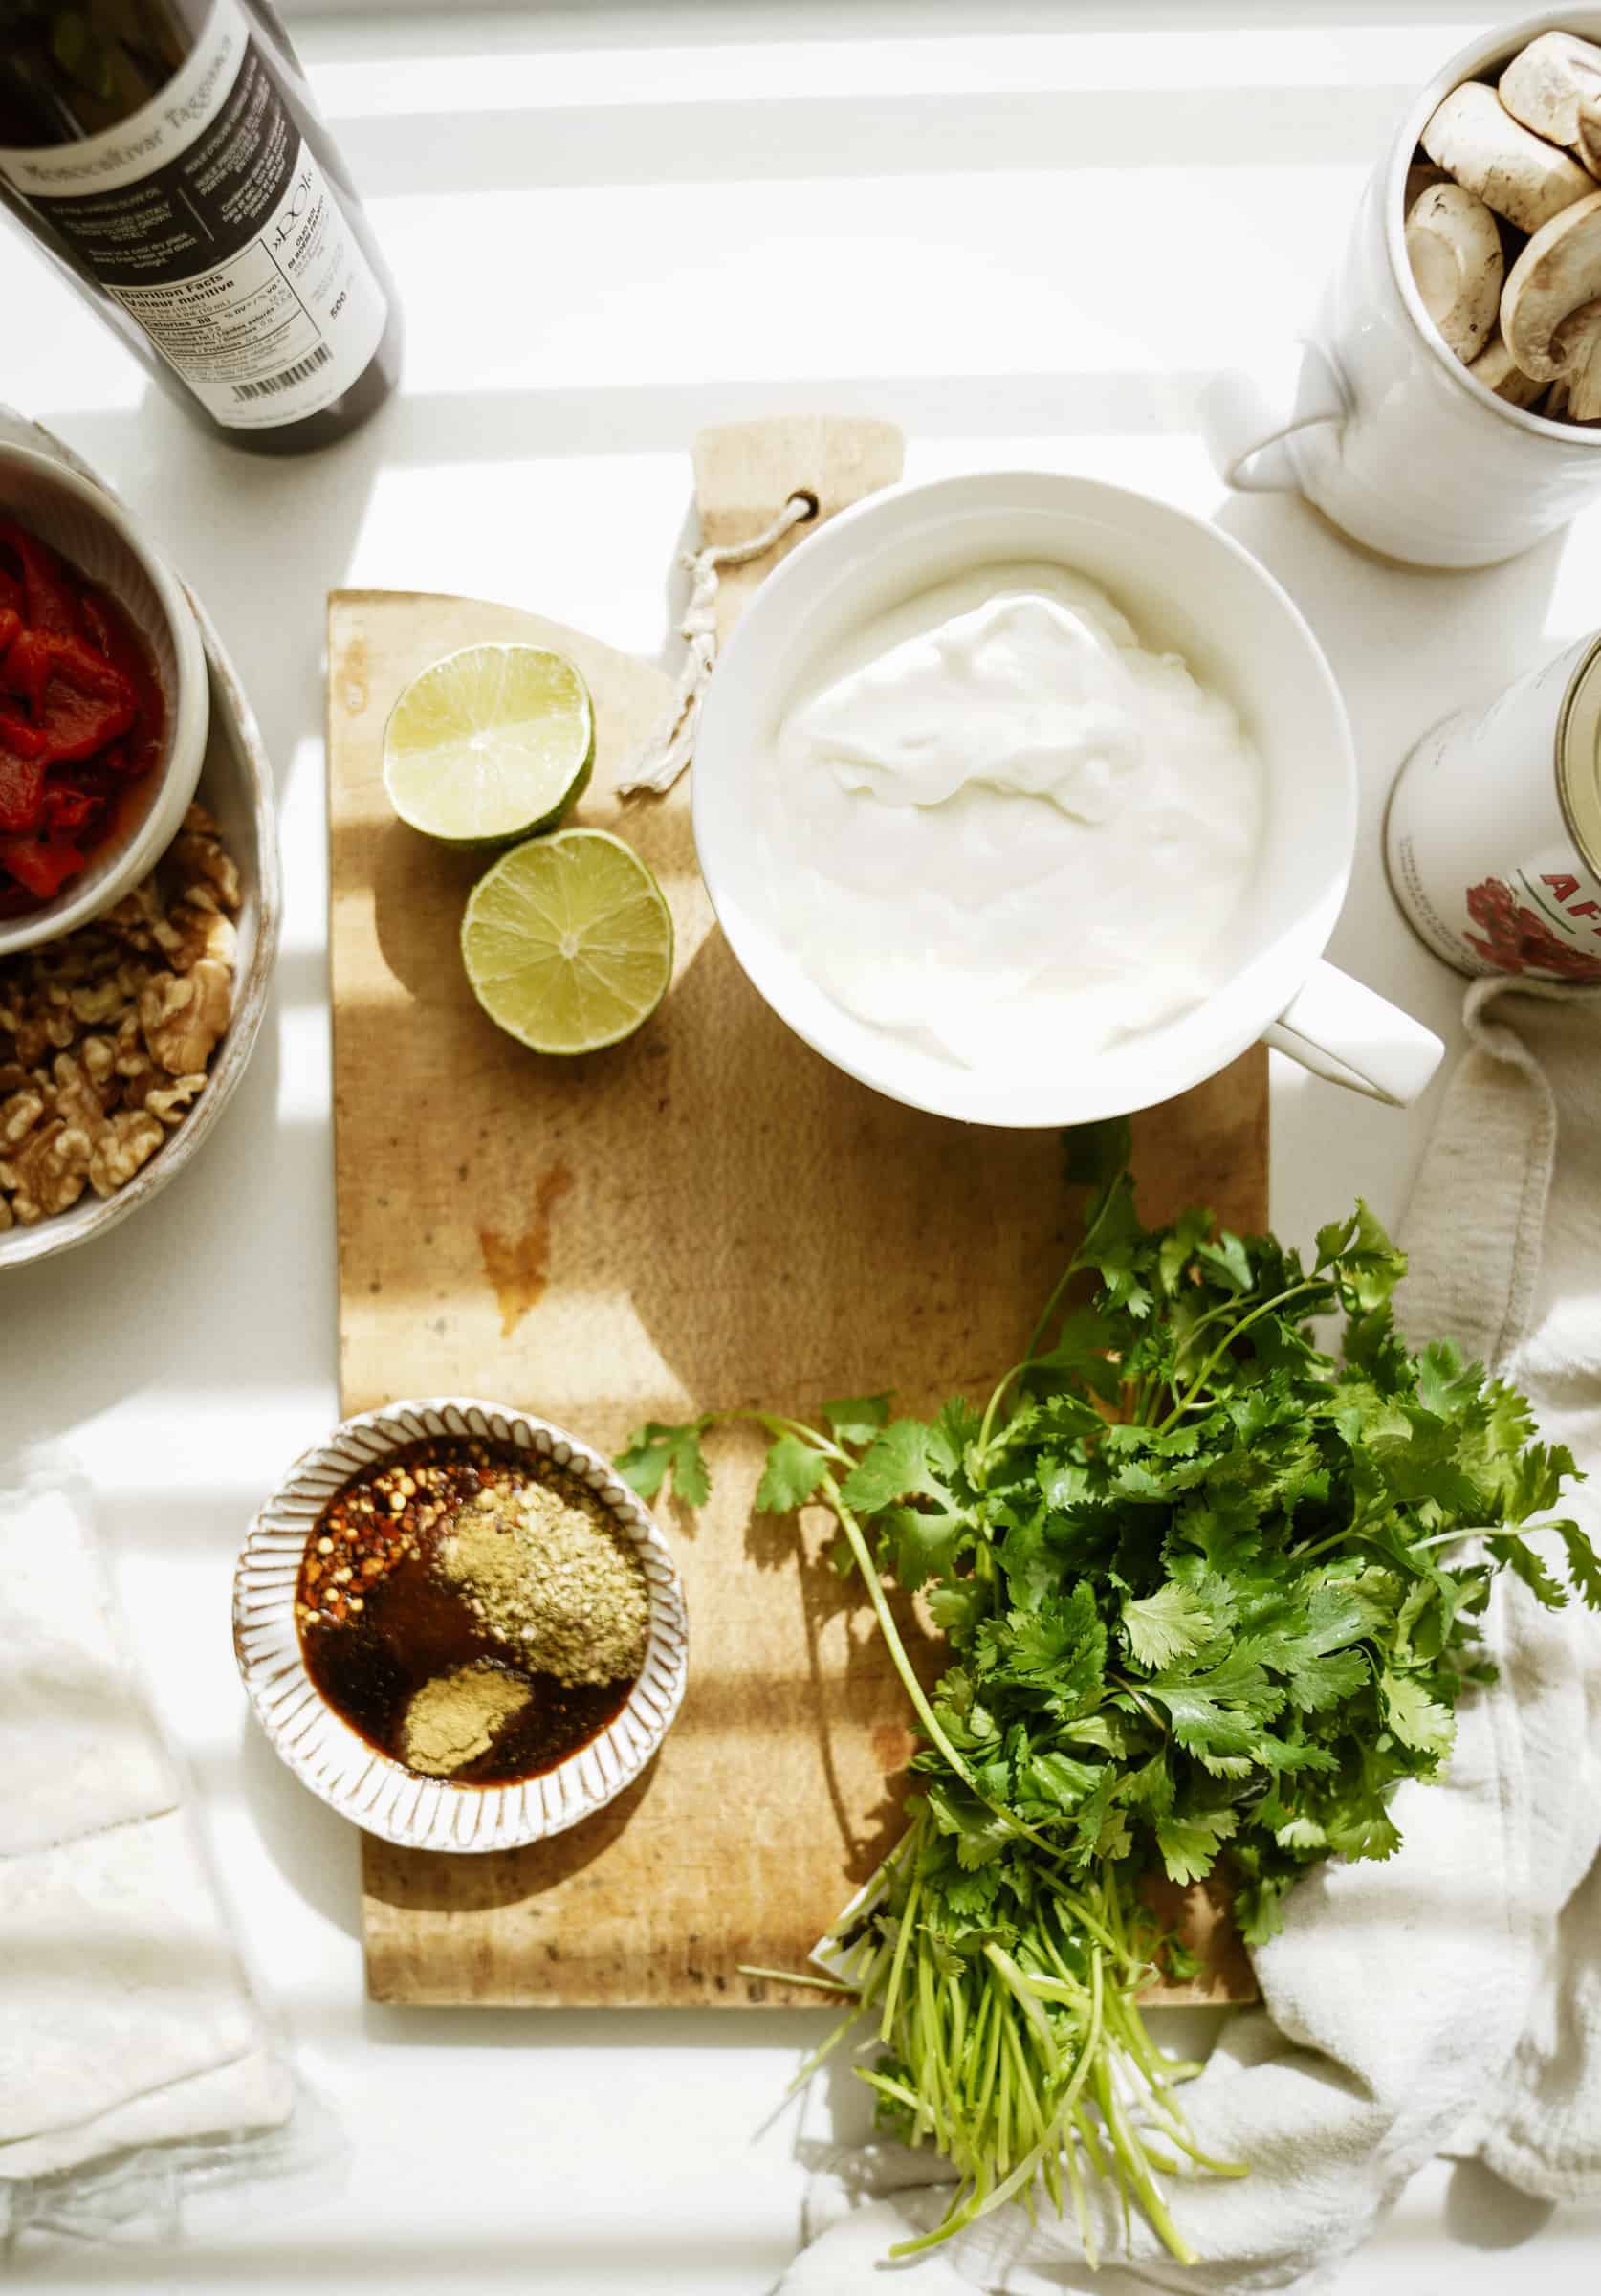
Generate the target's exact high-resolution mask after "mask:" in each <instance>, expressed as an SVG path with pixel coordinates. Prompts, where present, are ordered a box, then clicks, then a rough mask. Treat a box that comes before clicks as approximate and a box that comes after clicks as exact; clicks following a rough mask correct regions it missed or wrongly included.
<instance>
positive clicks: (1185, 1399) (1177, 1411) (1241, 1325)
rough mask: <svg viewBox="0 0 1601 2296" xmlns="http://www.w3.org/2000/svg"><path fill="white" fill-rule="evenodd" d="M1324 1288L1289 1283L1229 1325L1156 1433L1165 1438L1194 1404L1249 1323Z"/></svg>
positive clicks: (1316, 1283) (1311, 1283) (1314, 1283)
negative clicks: (1283, 1289)
mask: <svg viewBox="0 0 1601 2296" xmlns="http://www.w3.org/2000/svg"><path fill="white" fill-rule="evenodd" d="M1327 1289H1328V1287H1327V1284H1325V1283H1323V1282H1321V1281H1311V1280H1309V1281H1307V1282H1306V1283H1304V1284H1292V1285H1291V1286H1290V1288H1289V1290H1288V1291H1281V1292H1280V1293H1279V1294H1278V1296H1277V1297H1276V1298H1274V1299H1264V1300H1263V1301H1262V1302H1261V1306H1260V1307H1256V1308H1253V1309H1252V1310H1251V1313H1250V1314H1249V1315H1242V1316H1241V1317H1240V1319H1239V1322H1238V1323H1234V1324H1231V1325H1230V1326H1229V1328H1228V1330H1227V1331H1226V1332H1225V1333H1224V1334H1223V1336H1222V1337H1221V1339H1219V1340H1218V1342H1217V1346H1216V1347H1215V1348H1214V1349H1213V1351H1212V1353H1211V1355H1209V1356H1208V1357H1207V1358H1206V1361H1205V1362H1204V1363H1203V1364H1202V1365H1201V1367H1200V1369H1199V1371H1198V1372H1197V1373H1196V1374H1195V1378H1194V1379H1193V1380H1191V1382H1190V1384H1189V1386H1188V1387H1187V1388H1186V1389H1185V1391H1184V1393H1183V1395H1182V1396H1180V1398H1179V1400H1178V1401H1177V1402H1176V1403H1174V1405H1173V1409H1172V1410H1171V1411H1170V1412H1169V1413H1168V1415H1167V1417H1166V1418H1165V1419H1164V1420H1161V1421H1160V1422H1159V1423H1158V1424H1157V1428H1156V1432H1157V1434H1158V1435H1165V1434H1166V1433H1167V1431H1168V1429H1169V1428H1170V1427H1171V1426H1172V1425H1173V1421H1174V1420H1175V1419H1178V1418H1180V1417H1182V1415H1183V1413H1184V1412H1185V1411H1187V1410H1188V1409H1189V1407H1190V1405H1191V1404H1192V1403H1193V1402H1195V1398H1196V1396H1197V1395H1199V1393H1200V1391H1201V1389H1202V1388H1203V1387H1204V1386H1205V1385H1206V1382H1207V1380H1209V1379H1210V1378H1211V1377H1212V1374H1213V1373H1214V1372H1215V1371H1216V1370H1217V1366H1218V1364H1219V1363H1220V1362H1221V1361H1222V1359H1223V1358H1224V1357H1225V1356H1226V1355H1227V1354H1228V1352H1229V1349H1230V1348H1231V1347H1232V1346H1233V1345H1234V1343H1235V1341H1236V1340H1237V1339H1238V1338H1239V1336H1240V1335H1241V1334H1242V1333H1244V1332H1248V1331H1249V1330H1250V1328H1251V1326H1252V1324H1254V1323H1260V1322H1261V1319H1262V1317H1263V1316H1264V1315H1271V1314H1275V1313H1276V1312H1277V1311H1278V1310H1279V1309H1280V1308H1283V1306H1285V1305H1286V1303H1287V1302H1288V1301H1290V1300H1292V1299H1301V1298H1304V1297H1305V1294H1306V1293H1307V1292H1308V1291H1327Z"/></svg>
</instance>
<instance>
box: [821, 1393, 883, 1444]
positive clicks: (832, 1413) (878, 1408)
mask: <svg viewBox="0 0 1601 2296" xmlns="http://www.w3.org/2000/svg"><path fill="white" fill-rule="evenodd" d="M822 1416H823V1418H824V1419H825V1420H826V1421H827V1422H828V1427H829V1432H830V1433H831V1434H832V1435H833V1436H834V1437H835V1438H836V1440H837V1441H838V1442H840V1443H850V1444H864V1443H871V1441H872V1440H873V1437H874V1436H875V1435H876V1434H877V1433H878V1431H879V1429H880V1428H881V1427H882V1426H883V1425H884V1424H885V1422H886V1421H887V1420H888V1417H889V1395H888V1390H886V1392H885V1393H884V1394H883V1395H852V1396H846V1397H844V1399H843V1400H842V1401H840V1402H833V1403H824V1404H823V1406H822Z"/></svg>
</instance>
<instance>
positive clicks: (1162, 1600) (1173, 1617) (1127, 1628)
mask: <svg viewBox="0 0 1601 2296" xmlns="http://www.w3.org/2000/svg"><path fill="white" fill-rule="evenodd" d="M1215 1632H1216V1622H1215V1621H1214V1619H1213V1616H1212V1613H1211V1612H1210V1611H1209V1610H1208V1609H1207V1607H1206V1604H1205V1603H1204V1602H1203V1601H1201V1600H1200V1598H1199V1596H1198V1595H1196V1594H1195V1593H1194V1592H1193V1591H1192V1590H1191V1589H1190V1588H1189V1587H1187V1586H1181V1585H1180V1584H1179V1583H1178V1582H1177V1581H1176V1580H1175V1579H1172V1578H1170V1579H1169V1580H1168V1582H1167V1584H1166V1585H1165V1586H1159V1587H1158V1588H1157V1589H1156V1592H1155V1593H1154V1594H1153V1595H1145V1596H1142V1597H1141V1598H1140V1599H1139V1600H1138V1601H1133V1600H1132V1599H1129V1600H1128V1601H1125V1602H1124V1605H1123V1639H1124V1641H1125V1642H1126V1643H1127V1644H1128V1645H1129V1655H1130V1657H1132V1658H1133V1659H1134V1660H1135V1662H1136V1663H1137V1664H1138V1665H1140V1666H1142V1667H1153V1668H1159V1667H1166V1666H1169V1665H1171V1664H1172V1662H1173V1660H1174V1659H1175V1658H1186V1657H1190V1656H1192V1655H1193V1654H1194V1653H1195V1651H1197V1650H1198V1649H1200V1647H1201V1646H1202V1645H1203V1644H1204V1643H1206V1642H1208V1641H1209V1640H1210V1639H1211V1637H1212V1635H1213V1634H1214V1633H1215Z"/></svg>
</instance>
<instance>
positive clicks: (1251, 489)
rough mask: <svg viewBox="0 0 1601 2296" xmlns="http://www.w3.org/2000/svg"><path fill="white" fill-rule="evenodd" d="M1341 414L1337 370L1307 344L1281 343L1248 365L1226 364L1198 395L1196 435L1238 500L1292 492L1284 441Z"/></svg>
mask: <svg viewBox="0 0 1601 2296" xmlns="http://www.w3.org/2000/svg"><path fill="white" fill-rule="evenodd" d="M1348 411H1349V408H1348V406H1347V402H1346V392H1345V386H1344V385H1343V384H1342V382H1341V380H1340V374H1339V370H1338V368H1337V367H1336V366H1335V365H1334V364H1333V362H1332V360H1330V359H1329V357H1328V356H1327V352H1325V351H1323V350H1320V349H1319V347H1318V345H1317V344H1316V343H1315V342H1286V343H1284V344H1283V346H1282V347H1281V348H1280V349H1278V350H1276V351H1269V352H1266V353H1264V355H1263V356H1262V358H1261V361H1260V362H1259V363H1258V364H1256V365H1254V366H1249V367H1245V366H1228V367H1224V369H1223V370H1222V372H1221V373H1220V374H1217V375H1214V376H1213V378H1212V380H1211V382H1210V383H1209V384H1208V385H1207V386H1206V388H1205V389H1204V390H1203V391H1202V393H1201V401H1200V429H1201V436H1202V438H1203V439H1204V440H1205V442H1206V451H1207V453H1209V454H1210V455H1211V457H1212V464H1213V468H1214V469H1215V470H1216V471H1217V475H1218V476H1219V477H1220V478H1222V479H1224V480H1226V482H1227V483H1228V484H1229V485H1230V486H1232V487H1235V488H1237V489H1238V490H1239V492H1240V493H1242V494H1253V495H1271V494H1283V493H1284V492H1285V491H1286V490H1287V491H1290V492H1293V491H1294V489H1295V488H1296V487H1297V486H1298V485H1299V483H1300V481H1299V479H1298V477H1297V475H1296V471H1295V465H1294V463H1293V461H1292V460H1291V458H1290V455H1289V453H1288V450H1287V442H1288V441H1289V440H1290V439H1292V438H1293V437H1295V436H1296V434H1297V432H1299V431H1310V430H1313V429H1315V428H1316V427H1317V426H1318V425H1319V424H1320V423H1343V422H1344V421H1345V419H1346V415H1347V413H1348Z"/></svg>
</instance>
